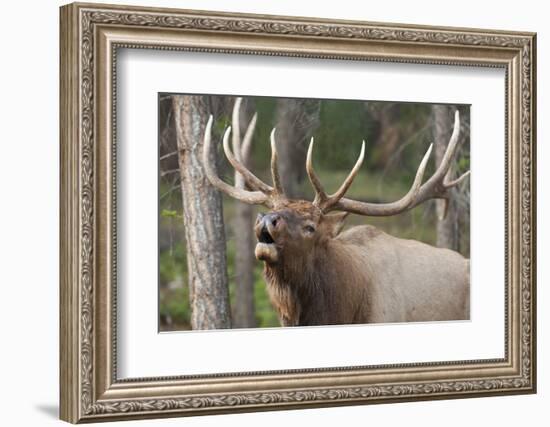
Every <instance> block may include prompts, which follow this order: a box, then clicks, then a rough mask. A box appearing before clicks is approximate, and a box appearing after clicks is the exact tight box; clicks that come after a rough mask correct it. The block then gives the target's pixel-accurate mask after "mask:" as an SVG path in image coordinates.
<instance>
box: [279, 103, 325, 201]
mask: <svg viewBox="0 0 550 427" xmlns="http://www.w3.org/2000/svg"><path fill="white" fill-rule="evenodd" d="M320 108H321V104H320V102H319V101H317V100H312V99H285V98H281V99H279V100H277V112H276V117H277V125H276V128H277V131H276V139H277V149H278V152H279V171H280V174H281V183H282V185H283V189H284V190H285V194H286V195H287V196H288V197H290V198H293V199H297V198H302V197H303V194H301V193H302V192H301V191H300V184H301V182H302V181H303V179H304V177H305V162H306V153H307V146H308V143H309V138H310V137H311V136H312V132H313V131H314V130H315V129H316V128H317V127H318V126H319V112H320Z"/></svg>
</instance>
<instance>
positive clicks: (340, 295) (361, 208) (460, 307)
mask: <svg viewBox="0 0 550 427" xmlns="http://www.w3.org/2000/svg"><path fill="white" fill-rule="evenodd" d="M237 104H238V103H237ZM235 112H236V114H235ZM233 117H237V122H236V123H234V127H236V126H238V125H237V123H238V105H236V111H234V115H233ZM255 122H256V120H255V117H254V118H253V120H252V121H251V123H250V125H249V127H248V129H247V131H246V133H245V135H244V137H243V140H242V141H241V140H240V136H239V135H238V134H233V138H232V145H233V147H232V149H231V148H230V146H229V135H230V132H231V128H228V129H227V130H226V132H225V134H224V137H223V146H224V151H225V154H226V156H227V158H228V160H229V162H230V163H231V164H232V166H233V167H234V168H235V170H236V171H237V172H239V173H240V174H241V176H242V177H243V179H244V182H245V183H246V185H247V187H248V189H243V188H237V187H233V186H231V185H229V184H227V183H225V182H224V181H222V180H221V179H220V178H219V177H218V176H217V175H216V173H215V169H214V166H213V165H212V164H211V163H210V161H211V160H210V159H211V156H210V155H209V153H210V150H211V127H212V117H210V120H209V121H208V124H207V127H206V131H205V138H204V164H205V171H206V175H207V177H208V179H209V180H210V182H211V183H212V185H214V186H215V187H217V188H218V189H219V190H221V191H223V192H224V193H226V194H228V195H229V196H231V197H233V198H235V199H237V200H240V201H241V202H245V203H249V204H259V205H264V206H266V207H267V208H268V209H269V210H270V211H269V212H268V213H267V214H259V215H258V218H257V220H256V224H255V227H254V230H255V233H256V237H257V239H258V242H257V245H256V248H255V256H256V258H257V259H258V260H261V261H263V262H264V276H265V279H266V282H267V289H268V293H269V295H270V298H271V301H272V303H273V305H274V307H275V308H276V310H277V312H278V315H279V319H280V321H281V324H282V325H284V326H309V325H332V324H353V323H378V322H412V321H435V320H460V319H468V318H469V312H470V304H469V301H470V300H469V296H470V278H469V270H470V269H469V260H468V259H466V258H464V257H463V256H462V255H460V254H459V253H457V252H454V251H451V250H448V249H441V248H436V247H433V246H430V245H427V244H424V243H422V242H419V241H415V240H406V239H400V238H397V237H393V236H390V235H388V234H386V233H384V232H383V231H381V230H378V229H377V228H375V227H372V226H369V225H364V226H357V227H353V228H351V229H349V230H347V231H344V232H341V230H342V228H343V223H344V220H345V218H346V216H347V215H348V214H349V213H354V214H359V215H366V216H389V215H397V214H399V213H401V212H404V211H406V210H409V209H412V208H413V207H415V206H417V205H419V204H420V203H422V202H424V201H426V200H428V199H432V198H441V199H447V198H448V197H449V189H450V188H452V187H454V186H455V185H457V184H459V183H460V182H461V181H462V180H463V179H465V178H466V176H467V175H468V173H469V172H467V173H466V174H464V175H462V176H461V177H459V178H458V179H456V180H454V181H451V180H450V179H449V176H450V172H449V170H450V166H451V163H452V159H453V157H454V154H455V152H456V148H457V143H458V134H459V129H460V120H459V115H458V112H457V113H456V115H455V122H454V129H453V133H452V135H451V139H450V141H449V144H448V147H447V150H446V153H445V155H444V157H443V160H442V162H441V164H440V165H439V167H438V169H437V170H436V171H435V173H434V174H433V175H432V177H431V178H430V179H428V180H427V181H426V182H425V183H424V184H422V179H423V176H424V171H425V169H426V165H427V162H428V159H429V156H430V152H431V149H432V146H430V147H429V149H428V151H427V153H426V154H425V155H424V158H423V159H422V161H421V162H420V166H419V167H418V171H417V173H416V176H415V179H414V182H413V184H412V186H411V188H410V190H409V192H408V193H407V194H406V195H405V196H404V197H403V198H401V199H400V200H398V201H396V202H392V203H383V204H373V203H366V202H362V201H356V200H352V199H349V198H346V197H345V193H346V191H347V190H348V189H349V187H350V186H351V184H352V182H353V179H354V177H355V175H356V174H357V172H358V171H359V168H360V167H361V164H362V162H363V158H364V154H365V143H364V142H363V146H362V148H361V153H360V155H359V158H358V160H357V163H356V164H355V166H354V168H353V169H352V171H351V172H350V174H349V175H348V177H347V178H346V180H345V181H344V183H343V184H342V185H341V187H340V188H339V189H338V191H336V192H335V193H334V194H332V195H328V194H327V193H326V192H325V191H324V189H323V187H322V185H321V183H320V180H319V178H318V177H317V175H316V174H315V171H314V170H313V166H312V150H313V138H312V140H311V143H310V145H309V150H308V154H307V160H306V170H307V174H308V177H309V179H310V181H311V184H312V185H313V188H314V189H315V194H316V196H315V199H314V200H313V201H312V202H309V201H306V200H290V199H288V198H286V197H285V195H284V193H283V190H282V186H281V183H280V182H281V181H280V178H279V173H278V169H277V150H276V144H275V130H273V131H272V133H271V150H272V158H271V172H272V178H273V186H270V185H268V184H266V183H264V182H263V181H261V180H260V179H259V178H257V177H256V176H255V175H254V174H253V173H252V172H250V171H249V170H248V169H246V168H245V167H244V166H243V165H242V162H241V160H240V158H239V153H240V152H241V149H240V146H241V144H242V145H248V144H250V141H251V138H252V133H253V131H254V126H255Z"/></svg>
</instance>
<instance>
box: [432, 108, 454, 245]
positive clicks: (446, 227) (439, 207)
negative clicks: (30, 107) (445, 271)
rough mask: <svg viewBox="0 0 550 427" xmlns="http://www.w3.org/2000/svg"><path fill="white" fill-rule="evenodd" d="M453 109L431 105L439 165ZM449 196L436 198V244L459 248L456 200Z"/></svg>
mask: <svg viewBox="0 0 550 427" xmlns="http://www.w3.org/2000/svg"><path fill="white" fill-rule="evenodd" d="M453 114H454V109H452V108H451V107H448V106H446V105H434V106H433V107H432V115H433V133H434V151H435V162H436V165H437V166H439V164H440V163H441V160H442V159H443V156H444V154H445V150H446V148H447V144H448V143H449V138H450V136H451V132H452V123H453V120H452V119H453ZM452 194H453V192H452V191H451V197H450V198H449V200H448V201H445V200H436V213H437V217H438V220H437V246H438V247H440V248H448V249H453V250H455V251H458V250H459V236H458V213H457V207H456V200H454V198H453V197H452ZM446 204H448V205H447V207H446V209H447V215H445V205H446Z"/></svg>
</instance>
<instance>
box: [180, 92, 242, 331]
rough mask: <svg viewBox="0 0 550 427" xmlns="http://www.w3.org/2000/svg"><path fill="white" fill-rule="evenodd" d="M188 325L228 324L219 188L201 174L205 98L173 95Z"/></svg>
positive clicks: (207, 103)
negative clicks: (182, 221) (184, 251)
mask: <svg viewBox="0 0 550 427" xmlns="http://www.w3.org/2000/svg"><path fill="white" fill-rule="evenodd" d="M173 108H174V118H175V123H176V133H177V145H178V161H179V170H180V177H181V191H182V200H183V218H184V222H185V238H186V243H187V260H188V261H187V262H188V274H189V297H190V302H191V327H192V329H194V330H196V329H222V328H230V327H231V315H230V306H229V292H228V280H227V268H226V258H225V233H224V224H223V213H222V200H221V195H220V193H219V192H218V191H217V190H215V189H214V188H213V187H212V186H211V185H210V183H209V182H208V179H207V178H206V176H205V173H204V169H203V164H202V152H203V137H204V129H205V126H206V121H207V118H208V115H209V114H210V101H209V98H207V97H204V96H174V97H173Z"/></svg>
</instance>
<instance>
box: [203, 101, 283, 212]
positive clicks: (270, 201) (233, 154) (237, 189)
mask: <svg viewBox="0 0 550 427" xmlns="http://www.w3.org/2000/svg"><path fill="white" fill-rule="evenodd" d="M241 103H242V98H240V97H239V98H237V100H236V101H235V105H234V107H233V115H232V124H233V128H232V127H231V126H229V127H228V128H227V129H226V131H225V133H224V135H223V150H224V152H225V155H226V157H227V160H229V163H231V165H232V166H233V168H234V169H235V171H236V172H237V173H236V174H235V186H234V187H233V186H231V185H229V184H227V183H226V182H224V181H222V180H221V179H220V178H219V177H218V175H217V174H216V172H215V170H216V168H215V167H214V165H213V164H212V160H213V159H212V156H211V140H212V116H210V118H209V119H208V123H207V125H206V129H205V132H204V147H203V149H204V151H203V162H204V167H205V171H206V176H207V178H208V180H209V181H210V183H211V184H212V185H213V186H214V187H216V188H217V189H218V190H220V191H223V192H224V193H225V194H227V195H228V196H230V197H233V198H235V199H237V200H240V201H241V202H245V203H249V204H258V205H265V206H267V207H269V208H272V207H273V206H274V205H275V202H276V201H281V200H284V199H286V198H285V196H284V193H283V189H282V186H281V179H280V177H279V171H278V168H277V148H276V144H275V129H273V131H272V132H271V175H272V179H273V185H274V187H271V186H270V185H268V184H266V183H265V182H263V181H262V180H261V179H260V178H258V177H257V176H256V175H254V174H253V173H252V172H250V171H249V170H248V169H247V168H246V167H245V166H244V165H243V157H246V156H243V154H244V153H246V152H247V151H249V150H250V144H251V142H252V135H253V133H254V129H255V127H256V118H257V116H256V114H254V117H252V120H251V121H250V123H249V125H248V127H247V129H246V132H245V135H244V138H243V140H242V144H241V138H240V122H239V114H240V107H241ZM232 130H233V138H232V145H233V151H231V147H230V146H229V135H230V134H231V131H232ZM243 181H244V182H243ZM245 183H246V185H247V186H248V187H249V188H250V189H251V190H253V191H249V190H246V189H245V188H244V187H245V186H244V184H245Z"/></svg>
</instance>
